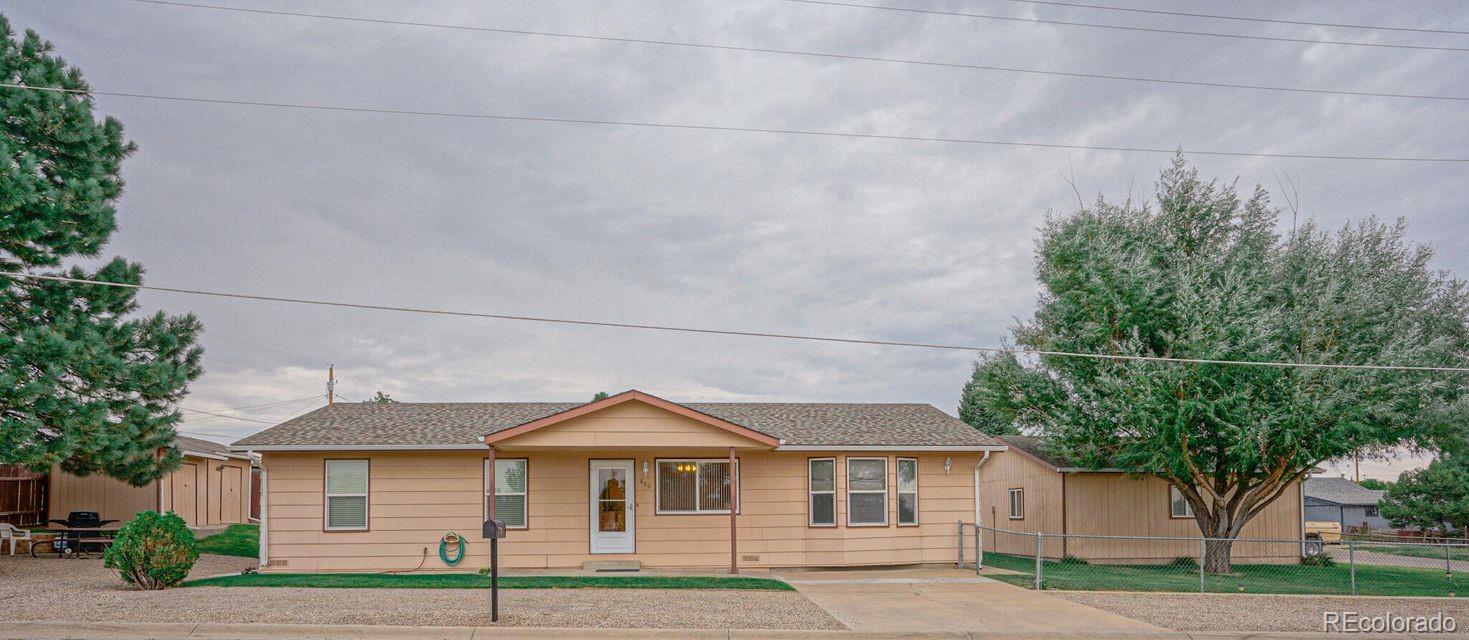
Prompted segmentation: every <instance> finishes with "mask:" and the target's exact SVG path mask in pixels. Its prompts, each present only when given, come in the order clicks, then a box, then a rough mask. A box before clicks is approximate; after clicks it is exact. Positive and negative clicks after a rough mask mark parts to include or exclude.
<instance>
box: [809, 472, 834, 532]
mask: <svg viewBox="0 0 1469 640" xmlns="http://www.w3.org/2000/svg"><path fill="white" fill-rule="evenodd" d="M817 462H831V490H830V491H816V490H814V489H812V488H811V481H812V480H813V479H814V478H815V475H814V474H812V473H811V469H812V466H813V465H815V464H816V463H817ZM818 495H830V496H831V522H817V521H816V496H818ZM806 526H808V527H823V528H828V527H836V526H837V459H836V458H808V459H807V460H806Z"/></svg>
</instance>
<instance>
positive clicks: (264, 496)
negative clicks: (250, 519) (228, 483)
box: [247, 456, 270, 569]
mask: <svg viewBox="0 0 1469 640" xmlns="http://www.w3.org/2000/svg"><path fill="white" fill-rule="evenodd" d="M269 483H270V469H269V468H267V467H266V466H265V458H264V457H263V456H262V457H261V458H260V568H261V569H264V568H265V567H266V565H268V564H270V484H269ZM247 508H248V507H247Z"/></svg>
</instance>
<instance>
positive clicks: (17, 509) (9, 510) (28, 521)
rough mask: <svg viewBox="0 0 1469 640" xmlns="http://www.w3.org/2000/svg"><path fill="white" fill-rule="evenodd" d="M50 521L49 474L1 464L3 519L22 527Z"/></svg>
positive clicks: (0, 492) (1, 520)
mask: <svg viewBox="0 0 1469 640" xmlns="http://www.w3.org/2000/svg"><path fill="white" fill-rule="evenodd" d="M45 521H46V474H44V473H36V472H34V471H30V470H29V469H26V468H25V467H22V466H19V465H13V464H0V522H8V523H10V524H13V525H15V526H18V527H29V526H33V525H38V524H43V523H45Z"/></svg>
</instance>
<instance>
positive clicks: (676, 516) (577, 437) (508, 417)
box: [232, 391, 1004, 572]
mask: <svg viewBox="0 0 1469 640" xmlns="http://www.w3.org/2000/svg"><path fill="white" fill-rule="evenodd" d="M232 449H233V450H235V451H248V452H252V453H255V454H258V455H260V456H261V464H260V466H261V469H262V475H263V478H262V489H261V494H262V497H263V504H262V518H261V522H262V531H261V545H260V553H261V557H262V570H264V571H285V572H300V571H382V570H395V571H402V570H415V569H422V570H444V569H449V568H450V567H449V566H448V565H446V563H445V562H444V561H443V560H441V559H440V557H439V555H438V554H437V553H435V551H436V550H437V549H438V544H439V542H440V539H441V538H442V537H443V536H444V535H445V534H448V533H450V532H453V533H457V534H459V535H461V536H464V538H465V539H466V540H467V542H468V545H467V549H466V551H465V556H464V559H463V561H462V562H460V563H459V564H457V565H455V566H454V567H453V568H455V569H459V570H463V569H474V568H481V567H486V566H488V565H489V549H490V545H489V544H488V543H487V542H486V541H485V540H484V539H483V537H482V533H481V523H482V522H483V520H485V518H486V517H488V516H489V514H490V512H491V510H492V509H493V513H494V517H496V518H498V519H502V520H504V521H505V522H506V523H507V525H508V527H509V532H508V536H507V537H506V538H505V539H504V540H502V541H501V544H500V554H501V557H500V565H501V566H502V567H511V568H579V567H584V566H586V567H593V568H596V567H600V566H606V565H604V564H602V562H603V561H621V562H623V563H625V564H626V565H632V566H641V567H646V568H716V567H719V568H723V567H729V568H730V569H734V568H735V567H752V568H753V567H844V566H867V565H893V564H917V563H936V564H937V563H944V564H948V563H953V562H954V559H955V546H956V544H957V539H956V527H955V523H957V522H959V521H961V520H962V521H966V522H972V521H973V520H974V518H975V516H976V513H975V510H976V507H977V506H978V503H977V502H976V501H975V496H976V490H977V487H978V474H977V465H978V464H979V462H980V461H981V459H983V458H984V457H986V456H988V455H989V454H990V453H991V452H996V451H1003V450H1004V445H1003V444H1002V443H1000V442H998V441H996V440H994V439H993V438H990V437H988V436H985V435H984V434H981V433H980V432H978V431H976V430H974V429H973V428H971V427H969V426H968V425H966V424H964V423H963V422H960V421H959V420H958V419H956V418H954V417H952V416H950V415H948V414H945V413H944V412H942V411H939V410H938V409H936V408H934V407H932V406H930V405H925V404H810V403H688V404H679V403H674V402H670V401H667V400H663V399H661V398H657V397H655V396H651V395H648V394H645V393H642V392H639V391H628V392H624V393H620V394H617V395H615V396H611V397H608V398H605V399H603V400H598V401H594V402H590V403H586V404H580V403H532V402H494V403H390V404H375V403H373V404H357V403H352V404H337V405H332V406H328V407H325V408H322V409H318V410H316V411H313V412H311V413H308V414H306V415H303V416H300V417H297V418H294V419H291V420H289V421H287V422H285V423H283V424H280V425H278V426H275V427H272V428H270V429H267V430H265V431H263V432H260V433H257V434H255V435H252V436H249V437H247V438H244V439H243V440H240V441H238V442H236V443H234V445H232ZM731 467H733V469H732V468H731ZM491 497H493V500H491V499H490V498H491ZM731 510H733V511H734V512H735V514H734V515H731V513H730V512H731Z"/></svg>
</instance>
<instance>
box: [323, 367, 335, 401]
mask: <svg viewBox="0 0 1469 640" xmlns="http://www.w3.org/2000/svg"><path fill="white" fill-rule="evenodd" d="M336 390H337V366H336V365H334V364H329V365H327V366H326V406H328V407H330V406H332V402H333V401H335V400H336V395H335V393H336Z"/></svg>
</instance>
